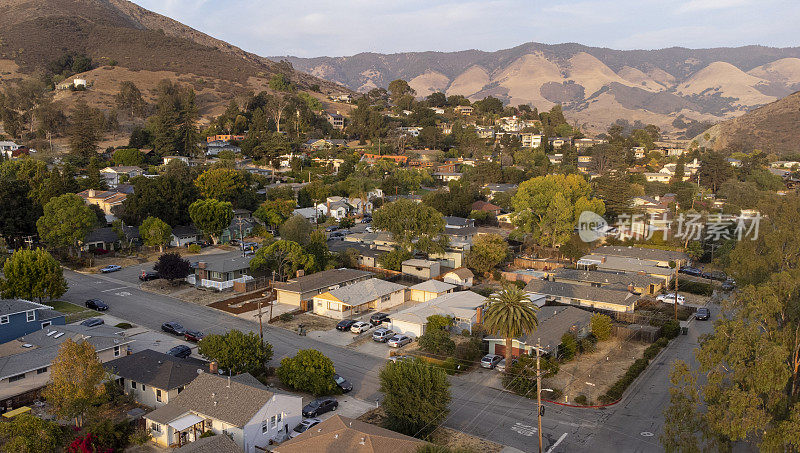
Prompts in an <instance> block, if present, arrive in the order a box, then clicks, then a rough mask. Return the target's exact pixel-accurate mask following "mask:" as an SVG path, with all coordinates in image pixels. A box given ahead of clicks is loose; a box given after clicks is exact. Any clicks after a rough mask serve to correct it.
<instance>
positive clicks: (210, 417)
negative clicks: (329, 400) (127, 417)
mask: <svg viewBox="0 0 800 453" xmlns="http://www.w3.org/2000/svg"><path fill="white" fill-rule="evenodd" d="M302 410H303V399H302V397H300V396H295V395H288V394H283V393H276V392H272V391H270V390H269V389H267V388H266V387H265V386H263V385H262V384H261V383H260V382H258V380H256V379H255V378H254V377H252V376H251V375H249V374H247V373H245V374H240V375H238V376H234V377H225V376H219V375H217V374H211V373H202V374H199V375H198V376H197V377H196V378H195V379H194V380H193V381H192V382H191V383H190V384H189V385H187V386H186V388H185V389H184V390H183V391H182V392H181V393H180V394H178V395H177V396H175V398H173V399H171V400H170V402H169V403H168V404H166V405H164V406H162V407H160V408H158V409H156V410H154V411H153V412H150V413H149V414H147V415H145V417H144V419H145V423H146V426H147V427H148V429H149V432H150V435H151V436H152V439H153V441H154V442H155V443H156V444H158V445H160V446H163V447H168V446H173V445H175V446H178V447H182V446H183V445H185V444H188V443H191V442H194V441H196V440H198V439H199V437H200V435H201V434H202V433H204V432H206V431H211V432H213V433H214V434H216V435H217V436H227V437H229V438H230V439H231V440H233V441H234V442H235V443H236V445H237V446H238V447H239V449H240V451H244V452H245V453H256V452H263V451H267V446H268V445H270V444H271V443H272V442H273V441H278V440H283V439H285V438H286V437H287V435H288V433H289V430H290V429H291V428H293V427H294V426H296V425H297V424H298V423H300V421H301V420H302Z"/></svg>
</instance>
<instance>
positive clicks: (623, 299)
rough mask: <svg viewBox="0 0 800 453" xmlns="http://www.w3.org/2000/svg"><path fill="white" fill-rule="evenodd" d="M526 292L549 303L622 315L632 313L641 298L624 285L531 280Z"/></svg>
mask: <svg viewBox="0 0 800 453" xmlns="http://www.w3.org/2000/svg"><path fill="white" fill-rule="evenodd" d="M525 291H527V292H529V293H534V294H538V295H542V296H545V298H546V300H547V301H548V302H553V303H559V304H564V305H575V306H578V307H584V308H589V309H593V310H600V311H609V312H622V313H630V312H632V311H633V310H634V308H635V307H636V301H637V300H638V299H639V296H637V295H635V294H634V293H632V292H630V291H628V289H627V288H626V287H624V286H622V285H609V286H605V287H600V288H596V287H594V286H589V285H579V284H574V283H566V282H551V281H549V280H531V281H530V282H528V284H527V285H526V286H525Z"/></svg>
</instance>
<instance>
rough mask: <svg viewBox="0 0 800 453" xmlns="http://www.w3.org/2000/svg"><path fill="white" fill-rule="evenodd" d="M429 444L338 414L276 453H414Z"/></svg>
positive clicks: (285, 444) (291, 441)
mask: <svg viewBox="0 0 800 453" xmlns="http://www.w3.org/2000/svg"><path fill="white" fill-rule="evenodd" d="M424 444H425V442H424V441H421V440H419V439H415V438H413V437H410V436H406V435H405V434H400V433H397V432H394V431H390V430H388V429H386V428H381V427H380V426H375V425H371V424H369V423H366V422H362V421H359V420H355V419H352V418H347V417H342V416H341V415H334V416H333V417H331V418H329V419H327V420H325V421H324V422H322V423H320V424H319V425H317V426H315V427H314V428H313V429H309V430H307V431H306V432H304V433H303V434H300V435H299V436H297V437H295V438H294V439H290V440H288V441H286V442H284V443H282V444H281V445H280V446H278V447H276V448H274V449H273V450H272V451H273V453H295V452H297V453H301V452H302V453H305V452H312V451H313V452H315V453H322V452H331V453H342V452H348V453H349V452H354V453H373V452H381V453H383V452H387V451H391V452H394V453H410V452H414V451H416V450H417V449H418V448H419V447H420V446H422V445H424Z"/></svg>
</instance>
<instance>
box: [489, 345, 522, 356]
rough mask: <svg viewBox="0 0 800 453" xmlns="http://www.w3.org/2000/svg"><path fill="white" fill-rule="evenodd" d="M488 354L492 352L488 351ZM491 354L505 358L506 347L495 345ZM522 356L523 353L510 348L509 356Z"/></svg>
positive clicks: (517, 349)
mask: <svg viewBox="0 0 800 453" xmlns="http://www.w3.org/2000/svg"><path fill="white" fill-rule="evenodd" d="M489 352H492V351H491V350H490V351H489ZM493 354H497V355H502V356H505V355H506V345H504V344H500V343H495V344H494V353H493ZM522 354H523V352H522V351H521V350H520V349H519V348H511V355H512V356H514V357H519V356H520V355H522Z"/></svg>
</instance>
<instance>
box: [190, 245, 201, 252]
mask: <svg viewBox="0 0 800 453" xmlns="http://www.w3.org/2000/svg"><path fill="white" fill-rule="evenodd" d="M188 248H189V253H200V245H199V244H190V245H189V247H188Z"/></svg>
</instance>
